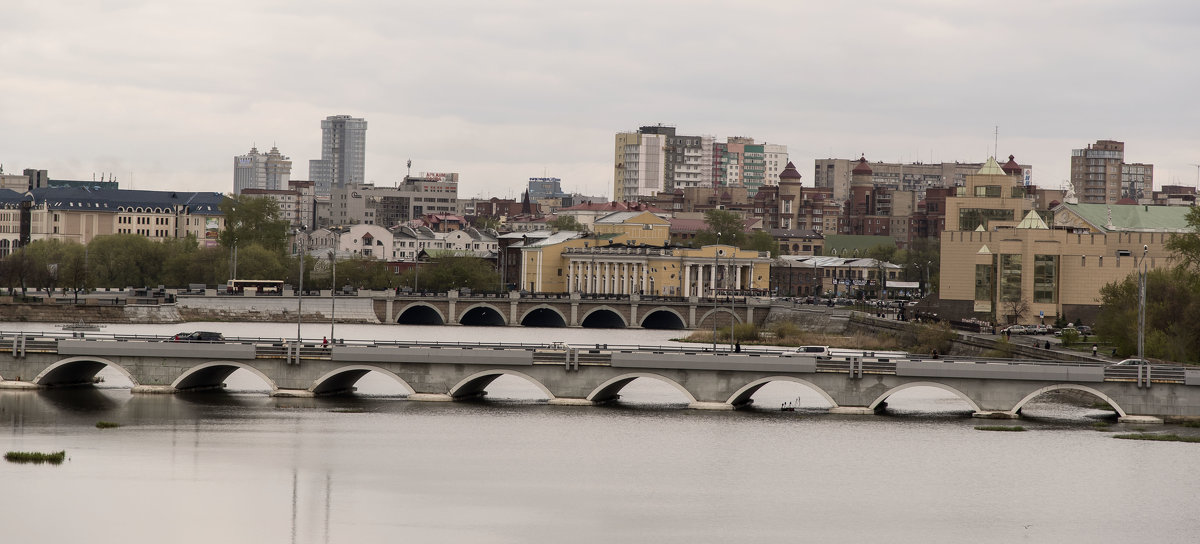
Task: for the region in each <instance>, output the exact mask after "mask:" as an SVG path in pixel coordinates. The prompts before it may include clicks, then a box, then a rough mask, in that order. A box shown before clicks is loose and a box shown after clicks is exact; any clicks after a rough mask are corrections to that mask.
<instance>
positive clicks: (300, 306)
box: [296, 225, 307, 364]
mask: <svg viewBox="0 0 1200 544" xmlns="http://www.w3.org/2000/svg"><path fill="white" fill-rule="evenodd" d="M305 230H307V229H306V227H305V226H304V225H300V227H299V228H297V229H296V243H297V244H299V248H300V259H299V260H300V290H299V291H298V292H297V293H296V363H297V364H299V363H300V345H301V340H300V323H301V322H302V321H303V320H304V253H305V251H304V242H305V239H304V238H301V237H300V236H301V235H303V234H304V233H305Z"/></svg>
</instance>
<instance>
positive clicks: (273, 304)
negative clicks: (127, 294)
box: [0, 297, 379, 323]
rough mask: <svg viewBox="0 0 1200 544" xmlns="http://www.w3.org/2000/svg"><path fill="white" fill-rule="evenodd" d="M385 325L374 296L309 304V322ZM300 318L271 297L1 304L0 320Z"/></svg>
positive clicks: (288, 303)
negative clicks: (124, 302)
mask: <svg viewBox="0 0 1200 544" xmlns="http://www.w3.org/2000/svg"><path fill="white" fill-rule="evenodd" d="M331 316H332V317H336V318H337V322H338V323H379V318H378V317H376V315H375V310H374V306H373V304H372V301H371V299H369V298H354V297H346V298H345V299H342V298H339V299H338V300H337V303H336V305H333V304H331V303H330V300H329V299H328V298H325V299H321V298H316V297H314V298H312V299H307V298H306V299H305V300H304V321H329V320H330V318H331ZM295 320H296V299H294V298H289V299H284V298H267V297H179V298H178V299H177V300H176V303H175V304H147V305H134V304H130V305H121V306H116V305H93V304H79V305H75V304H18V303H6V304H0V322H3V321H24V322H36V323H78V322H80V321H83V322H85V323H184V322H190V321H260V322H288V321H295Z"/></svg>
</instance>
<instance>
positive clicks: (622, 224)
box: [592, 211, 671, 246]
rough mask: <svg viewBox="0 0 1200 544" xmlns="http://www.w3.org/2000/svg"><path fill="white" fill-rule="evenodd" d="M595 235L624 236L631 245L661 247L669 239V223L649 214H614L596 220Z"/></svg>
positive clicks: (594, 225)
mask: <svg viewBox="0 0 1200 544" xmlns="http://www.w3.org/2000/svg"><path fill="white" fill-rule="evenodd" d="M592 228H593V229H594V230H595V232H596V234H599V235H601V236H604V235H617V234H624V235H625V237H626V240H627V243H629V244H631V245H638V244H642V245H648V246H662V245H665V244H666V243H667V241H669V240H670V239H671V232H670V230H671V223H670V222H669V221H667V220H666V219H663V218H661V217H659V216H657V215H654V214H652V213H650V212H644V211H642V212H616V213H610V214H608V215H606V216H604V217H601V218H600V219H597V220H596V221H595V223H594V224H593V226H592Z"/></svg>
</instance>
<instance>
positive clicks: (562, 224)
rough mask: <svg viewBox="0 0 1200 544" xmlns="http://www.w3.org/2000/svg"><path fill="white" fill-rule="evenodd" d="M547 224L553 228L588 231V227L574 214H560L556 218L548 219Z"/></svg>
mask: <svg viewBox="0 0 1200 544" xmlns="http://www.w3.org/2000/svg"><path fill="white" fill-rule="evenodd" d="M546 226H547V227H550V228H551V229H552V230H556V231H563V230H570V231H575V232H587V230H588V229H587V227H585V226H583V224H582V223H580V222H579V220H578V219H575V216H574V215H559V216H555V218H554V219H552V220H550V221H547V222H546Z"/></svg>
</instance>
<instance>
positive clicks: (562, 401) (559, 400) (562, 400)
mask: <svg viewBox="0 0 1200 544" xmlns="http://www.w3.org/2000/svg"><path fill="white" fill-rule="evenodd" d="M546 404H549V405H551V406H595V405H596V403H595V402H592V401H590V400H587V399H576V398H569V397H555V398H552V399H550V400H549V401H547V402H546Z"/></svg>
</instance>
